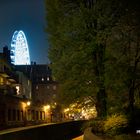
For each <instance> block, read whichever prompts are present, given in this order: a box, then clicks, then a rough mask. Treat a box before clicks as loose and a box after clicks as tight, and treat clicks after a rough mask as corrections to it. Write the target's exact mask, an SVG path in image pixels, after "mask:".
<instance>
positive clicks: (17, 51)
mask: <svg viewBox="0 0 140 140" xmlns="http://www.w3.org/2000/svg"><path fill="white" fill-rule="evenodd" d="M11 61H12V63H13V64H14V65H30V55H29V48H28V43H27V39H26V36H25V34H24V32H23V31H21V30H20V31H15V32H14V34H13V37H12V41H11Z"/></svg>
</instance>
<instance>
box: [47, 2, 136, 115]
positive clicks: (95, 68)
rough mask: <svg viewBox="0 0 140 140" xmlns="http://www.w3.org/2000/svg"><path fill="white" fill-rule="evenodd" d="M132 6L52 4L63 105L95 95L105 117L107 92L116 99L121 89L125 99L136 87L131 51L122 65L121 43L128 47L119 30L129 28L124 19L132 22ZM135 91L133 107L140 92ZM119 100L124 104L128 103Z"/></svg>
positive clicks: (52, 47)
mask: <svg viewBox="0 0 140 140" xmlns="http://www.w3.org/2000/svg"><path fill="white" fill-rule="evenodd" d="M132 7H133V6H131V3H128V4H127V3H126V2H125V1H124V0H121V1H118V0H110V1H108V0H97V1H94V0H83V1H80V0H75V1H74V0H69V1H67V0H51V1H49V0H46V9H47V23H48V25H47V32H48V38H49V42H50V51H49V56H50V59H51V61H52V69H53V74H54V75H55V77H56V79H57V80H58V81H59V82H60V85H61V86H60V89H61V99H63V101H65V102H66V103H71V102H75V100H79V98H81V99H82V98H84V97H87V96H90V97H92V98H93V101H94V102H95V103H96V108H97V112H98V116H100V117H102V116H106V115H107V107H108V106H107V101H109V99H108V98H107V96H108V95H107V93H109V97H112V99H115V97H116V93H117V92H118V91H119V90H120V91H121V93H123V95H121V94H120V95H121V97H122V96H124V95H126V92H127V90H126V89H127V88H130V87H134V86H133V85H134V84H135V80H134V79H133V78H130V77H131V76H132V73H131V72H130V66H129V65H128V58H130V57H128V56H129V51H130V50H129V51H126V52H125V53H126V54H125V55H123V59H122V60H121V61H120V54H121V51H122V50H123V49H122V48H121V47H120V44H119V43H122V44H121V45H123V43H124V40H123V38H121V37H120V33H117V32H116V31H115V29H117V28H119V26H120V25H121V27H122V28H123V27H124V26H125V27H126V23H125V22H124V21H123V22H122V19H124V17H125V18H126V17H130V13H131V12H129V13H127V9H129V10H130V9H132ZM124 9H125V10H124ZM130 11H131V10H130ZM133 31H134V30H133ZM125 33H126V34H128V31H127V30H126V31H125ZM134 34H135V31H134ZM116 36H117V37H118V36H119V39H120V40H121V41H119V42H118V43H116V42H114V39H115V38H116ZM125 39H126V38H125ZM113 46H116V48H117V49H116V48H115V49H114V48H113ZM124 46H125V45H124ZM111 53H112V54H111ZM134 54H135V53H134ZM114 55H115V56H114ZM133 56H134V55H133ZM133 58H134V57H133ZM114 62H116V65H114ZM125 66H126V67H125ZM135 66H136V67H137V64H136V65H135ZM135 66H134V67H135ZM134 67H133V68H134ZM114 68H115V69H116V71H114V70H113V69H114ZM131 70H132V69H131ZM110 72H111V73H112V77H111V76H110ZM134 73H135V70H134V69H133V74H134ZM118 74H119V78H118V79H116V77H117V76H118ZM124 75H125V76H126V77H125V76H124ZM133 76H134V75H133ZM133 76H132V77H133ZM128 81H129V82H128ZM120 82H121V84H119V83H120ZM113 83H114V84H113ZM126 83H127V84H126ZM128 83H129V84H128ZM130 83H131V84H130ZM126 87H127V88H126ZM121 89H122V90H121ZM130 89H131V90H129V91H131V92H129V103H130V104H131V105H130V106H131V107H132V104H133V103H131V102H133V96H131V95H133V94H132V93H133V90H134V88H130ZM114 93H115V94H114ZM115 100H116V99H115ZM119 101H120V102H121V103H123V100H119Z"/></svg>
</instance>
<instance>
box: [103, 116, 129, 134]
mask: <svg viewBox="0 0 140 140" xmlns="http://www.w3.org/2000/svg"><path fill="white" fill-rule="evenodd" d="M127 126H128V120H127V118H126V116H125V115H122V114H119V115H118V114H115V115H112V116H109V117H108V118H107V120H106V121H105V123H104V132H105V133H106V134H107V135H111V136H112V135H117V134H120V133H122V132H124V130H125V129H126V128H127Z"/></svg>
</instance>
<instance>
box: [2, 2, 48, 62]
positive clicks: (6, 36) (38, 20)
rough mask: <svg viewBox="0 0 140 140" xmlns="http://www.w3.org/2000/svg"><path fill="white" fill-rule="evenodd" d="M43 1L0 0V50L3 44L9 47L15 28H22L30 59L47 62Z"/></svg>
mask: <svg viewBox="0 0 140 140" xmlns="http://www.w3.org/2000/svg"><path fill="white" fill-rule="evenodd" d="M44 3H45V2H44V0H0V52H2V48H3V46H5V45H8V47H9V49H10V43H11V38H12V35H13V33H14V31H15V30H23V31H24V33H25V35H26V38H27V41H28V45H29V51H30V59H31V61H36V62H37V63H38V64H46V63H48V58H47V55H48V54H47V49H48V43H47V34H46V33H45V26H46V21H45V4H44Z"/></svg>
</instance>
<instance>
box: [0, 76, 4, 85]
mask: <svg viewBox="0 0 140 140" xmlns="http://www.w3.org/2000/svg"><path fill="white" fill-rule="evenodd" d="M3 82H4V80H3V78H2V77H0V85H3Z"/></svg>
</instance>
